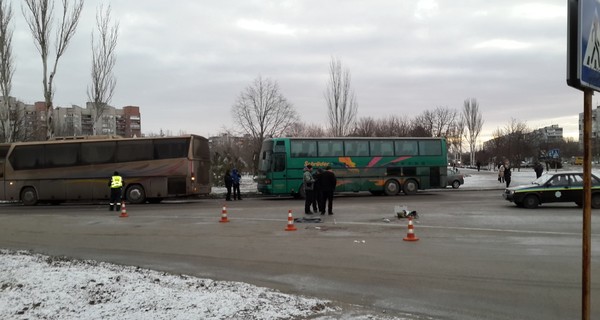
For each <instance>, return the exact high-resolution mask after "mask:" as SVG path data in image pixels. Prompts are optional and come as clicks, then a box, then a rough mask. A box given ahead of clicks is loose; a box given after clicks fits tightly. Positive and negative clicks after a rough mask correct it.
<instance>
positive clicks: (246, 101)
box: [231, 76, 298, 153]
mask: <svg viewBox="0 0 600 320" xmlns="http://www.w3.org/2000/svg"><path fill="white" fill-rule="evenodd" d="M231 112H232V115H233V118H234V120H235V121H236V124H237V125H239V126H240V127H241V129H242V131H243V132H245V133H247V134H249V135H250V136H251V137H252V138H253V139H254V141H255V145H254V147H255V149H256V150H255V151H256V152H257V153H258V152H259V151H260V147H261V145H262V142H263V140H264V139H265V138H266V137H269V136H279V135H282V134H283V133H284V132H285V131H286V130H287V129H288V128H289V127H290V126H291V125H292V124H293V123H295V122H296V121H298V114H297V113H296V110H295V109H294V107H293V106H292V104H291V103H289V102H288V101H287V100H286V99H285V97H284V96H283V95H282V94H281V93H280V92H279V85H278V84H277V82H274V81H271V80H270V79H263V78H262V77H260V76H259V77H258V78H256V80H254V83H253V84H251V85H249V86H248V87H246V89H245V90H244V91H242V93H241V94H240V96H239V97H238V99H237V101H236V103H235V104H234V105H233V107H232V109H231Z"/></svg>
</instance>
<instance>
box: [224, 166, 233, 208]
mask: <svg viewBox="0 0 600 320" xmlns="http://www.w3.org/2000/svg"><path fill="white" fill-rule="evenodd" d="M223 182H225V188H226V189H227V195H225V201H231V186H232V185H233V180H232V179H231V173H229V169H227V170H226V171H225V175H224V176H223Z"/></svg>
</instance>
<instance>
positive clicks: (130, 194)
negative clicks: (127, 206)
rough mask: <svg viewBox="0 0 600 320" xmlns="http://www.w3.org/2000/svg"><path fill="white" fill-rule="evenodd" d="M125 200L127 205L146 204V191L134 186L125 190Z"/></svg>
mask: <svg viewBox="0 0 600 320" xmlns="http://www.w3.org/2000/svg"><path fill="white" fill-rule="evenodd" d="M125 200H127V203H133V204H140V203H144V202H146V191H144V187H142V186H141V185H139V184H134V185H132V186H129V188H127V191H126V192H125Z"/></svg>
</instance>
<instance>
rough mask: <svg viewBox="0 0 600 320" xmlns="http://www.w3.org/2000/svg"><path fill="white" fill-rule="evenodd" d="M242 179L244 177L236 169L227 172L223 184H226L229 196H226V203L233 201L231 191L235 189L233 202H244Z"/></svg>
mask: <svg viewBox="0 0 600 320" xmlns="http://www.w3.org/2000/svg"><path fill="white" fill-rule="evenodd" d="M241 179H242V175H241V174H240V173H239V171H238V170H237V169H235V168H233V170H231V172H229V170H227V171H225V175H224V176H223V182H225V188H226V189H227V194H226V195H225V200H226V201H231V189H233V200H242V194H241V193H240V180H241Z"/></svg>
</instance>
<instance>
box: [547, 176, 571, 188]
mask: <svg viewBox="0 0 600 320" xmlns="http://www.w3.org/2000/svg"><path fill="white" fill-rule="evenodd" d="M549 185H551V186H553V187H564V186H568V185H569V180H568V179H567V176H564V175H556V176H554V177H553V178H552V180H550V183H549Z"/></svg>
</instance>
